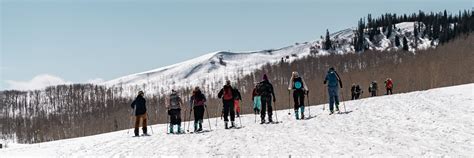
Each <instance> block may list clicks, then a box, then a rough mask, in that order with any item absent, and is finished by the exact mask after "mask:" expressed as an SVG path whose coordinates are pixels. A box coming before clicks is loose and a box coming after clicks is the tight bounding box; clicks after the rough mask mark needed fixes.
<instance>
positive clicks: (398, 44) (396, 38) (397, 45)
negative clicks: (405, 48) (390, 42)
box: [395, 35, 400, 47]
mask: <svg viewBox="0 0 474 158" xmlns="http://www.w3.org/2000/svg"><path fill="white" fill-rule="evenodd" d="M395 46H396V47H400V37H398V35H395Z"/></svg>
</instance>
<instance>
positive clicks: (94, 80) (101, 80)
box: [87, 78, 105, 84]
mask: <svg viewBox="0 0 474 158" xmlns="http://www.w3.org/2000/svg"><path fill="white" fill-rule="evenodd" d="M104 81H105V80H104V79H102V78H95V79H90V80H88V81H87V83H92V84H101V83H103V82H104Z"/></svg>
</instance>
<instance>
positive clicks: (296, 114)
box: [295, 110, 300, 120]
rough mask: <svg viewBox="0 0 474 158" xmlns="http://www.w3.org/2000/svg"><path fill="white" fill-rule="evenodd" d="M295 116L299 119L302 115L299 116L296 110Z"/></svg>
mask: <svg viewBox="0 0 474 158" xmlns="http://www.w3.org/2000/svg"><path fill="white" fill-rule="evenodd" d="M295 117H296V119H297V120H299V119H300V117H299V115H298V110H295Z"/></svg>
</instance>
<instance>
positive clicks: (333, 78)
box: [324, 71, 342, 88]
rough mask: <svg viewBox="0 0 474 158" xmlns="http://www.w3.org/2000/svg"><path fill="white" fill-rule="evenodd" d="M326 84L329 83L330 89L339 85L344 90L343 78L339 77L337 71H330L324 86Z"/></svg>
mask: <svg viewBox="0 0 474 158" xmlns="http://www.w3.org/2000/svg"><path fill="white" fill-rule="evenodd" d="M326 83H328V87H337V86H338V84H339V87H341V88H342V81H341V77H339V74H337V72H336V71H328V73H327V74H326V78H325V79H324V84H326Z"/></svg>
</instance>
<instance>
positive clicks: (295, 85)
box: [288, 71, 309, 120]
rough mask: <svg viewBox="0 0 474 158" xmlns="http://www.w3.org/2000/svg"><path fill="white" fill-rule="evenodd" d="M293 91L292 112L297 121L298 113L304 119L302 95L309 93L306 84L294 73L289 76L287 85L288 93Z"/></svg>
mask: <svg viewBox="0 0 474 158" xmlns="http://www.w3.org/2000/svg"><path fill="white" fill-rule="evenodd" d="M291 90H293V100H294V110H295V117H296V119H297V120H299V119H300V117H299V114H298V111H299V112H300V113H301V119H304V95H305V94H306V93H307V92H308V91H309V90H308V86H306V82H304V80H303V78H302V77H300V76H299V74H298V72H296V71H294V72H293V73H292V74H291V79H290V83H289V84H288V91H291Z"/></svg>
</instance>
